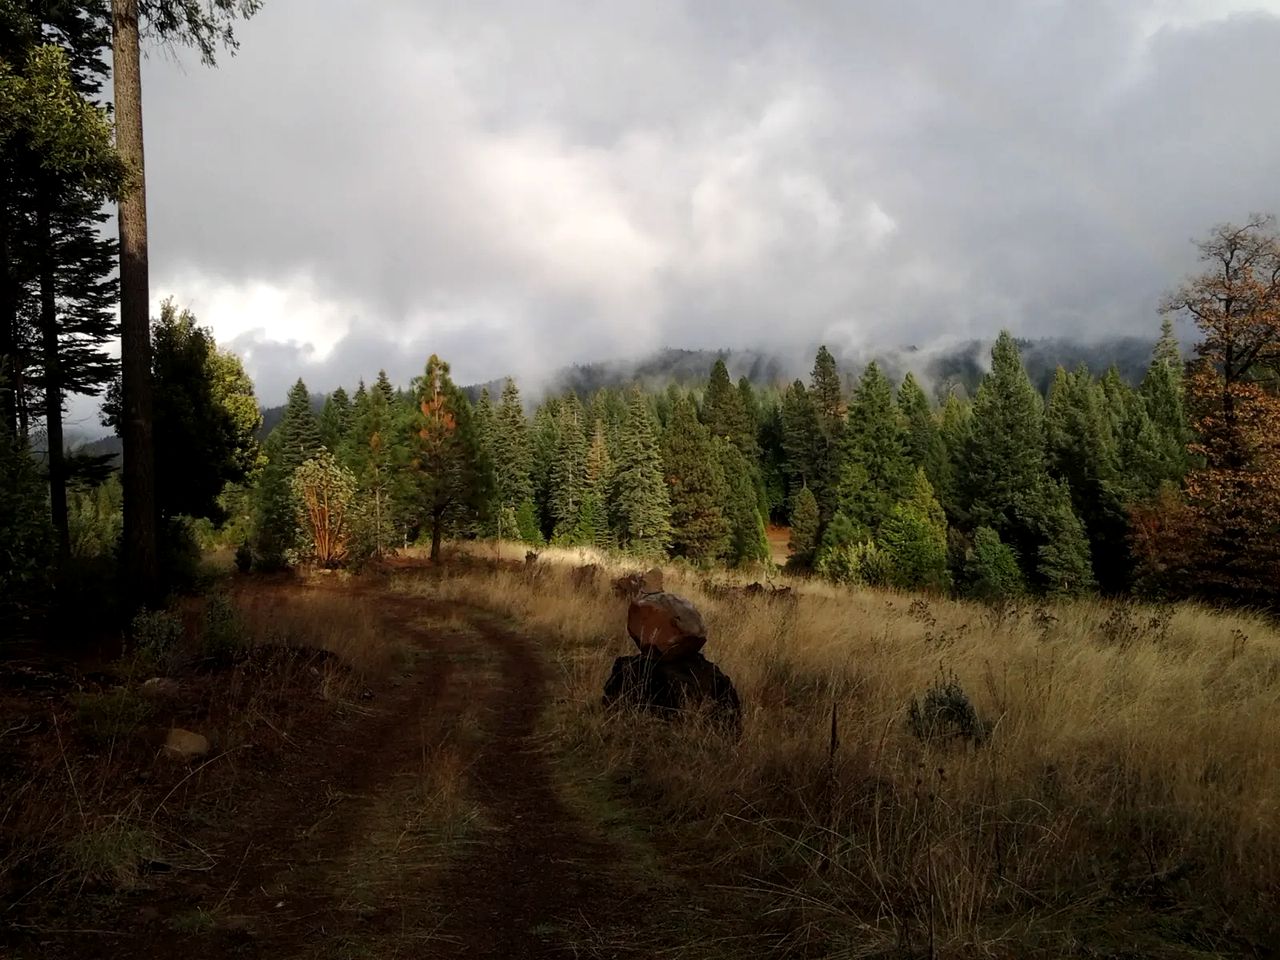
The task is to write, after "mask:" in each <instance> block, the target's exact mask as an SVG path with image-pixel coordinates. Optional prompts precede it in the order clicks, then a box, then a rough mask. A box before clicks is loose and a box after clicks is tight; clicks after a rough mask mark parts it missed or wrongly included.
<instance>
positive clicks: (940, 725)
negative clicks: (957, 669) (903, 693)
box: [907, 673, 986, 742]
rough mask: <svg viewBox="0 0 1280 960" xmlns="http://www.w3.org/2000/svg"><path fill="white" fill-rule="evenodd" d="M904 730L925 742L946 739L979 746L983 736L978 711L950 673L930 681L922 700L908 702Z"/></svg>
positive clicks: (982, 727)
mask: <svg viewBox="0 0 1280 960" xmlns="http://www.w3.org/2000/svg"><path fill="white" fill-rule="evenodd" d="M907 726H908V727H909V728H910V730H911V733H912V734H913V735H914V736H915V737H916V738H917V739H919V740H923V741H925V742H929V741H935V740H949V739H960V740H973V741H977V742H981V741H982V740H984V739H985V735H986V730H985V725H984V724H983V723H982V721H981V720H979V719H978V711H976V710H975V709H974V708H973V704H972V703H970V702H969V696H968V694H966V693H965V692H964V688H963V687H961V686H960V682H959V681H958V680H957V679H956V676H955V674H954V673H946V674H942V675H941V676H939V677H938V679H936V680H934V681H933V683H931V684H930V685H929V688H928V689H927V690H926V691H925V693H924V697H923V698H912V700H911V707H910V709H909V710H908V711H907Z"/></svg>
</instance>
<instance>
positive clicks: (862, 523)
mask: <svg viewBox="0 0 1280 960" xmlns="http://www.w3.org/2000/svg"><path fill="white" fill-rule="evenodd" d="M907 439H908V437H907V432H906V429H905V427H904V425H903V422H902V418H901V417H900V416H899V414H898V410H897V408H896V407H895V406H894V403H893V390H892V388H891V387H890V386H889V381H888V380H887V379H885V376H884V374H882V373H881V372H880V368H879V366H878V365H877V364H876V363H875V361H872V362H871V363H869V364H867V368H866V370H865V371H864V372H863V374H862V379H861V380H860V381H859V382H858V388H857V390H855V391H854V395H853V400H852V402H851V403H850V404H849V418H848V423H847V424H846V426H845V430H844V439H843V449H842V453H841V462H840V485H839V487H838V489H837V504H838V509H839V510H840V512H842V513H843V514H844V515H845V516H846V517H847V518H848V519H849V520H850V521H852V522H853V524H854V526H856V527H858V528H859V529H862V530H867V531H869V532H870V533H872V534H874V533H875V532H876V531H877V530H879V528H880V524H881V523H883V522H884V521H885V519H887V518H888V516H889V511H890V510H892V509H893V506H894V504H895V503H897V502H898V501H899V500H901V499H903V497H905V496H906V495H907V494H908V493H909V491H910V488H911V482H912V475H913V470H912V465H911V461H910V459H909V458H908V455H907Z"/></svg>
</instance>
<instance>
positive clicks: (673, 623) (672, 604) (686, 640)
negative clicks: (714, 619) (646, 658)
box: [627, 593, 707, 660]
mask: <svg viewBox="0 0 1280 960" xmlns="http://www.w3.org/2000/svg"><path fill="white" fill-rule="evenodd" d="M627 633H628V634H629V635H630V637H631V639H632V640H634V641H635V644H636V646H637V647H639V648H640V652H641V653H642V654H653V655H656V656H658V657H661V658H662V659H664V660H678V659H680V658H681V657H686V656H689V655H690V654H692V653H697V652H698V651H699V650H701V649H702V647H703V645H704V644H705V643H706V642H707V625H706V623H705V622H703V619H702V614H700V613H699V612H698V610H697V608H696V607H694V605H693V604H692V603H690V602H689V601H688V600H686V599H684V598H683V597H677V596H676V595H675V594H674V593H647V594H643V595H642V596H639V597H637V598H636V599H634V600H632V601H631V606H630V607H629V608H628V610H627Z"/></svg>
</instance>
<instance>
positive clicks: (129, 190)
mask: <svg viewBox="0 0 1280 960" xmlns="http://www.w3.org/2000/svg"><path fill="white" fill-rule="evenodd" d="M259 6H260V2H259V0H209V2H208V3H194V2H191V0H111V22H112V31H111V49H112V57H111V59H112V78H113V82H114V91H115V97H114V106H115V120H116V138H115V139H116V149H117V150H118V151H119V153H120V157H121V159H122V160H123V162H124V163H125V165H126V167H127V168H128V169H129V170H130V171H131V172H132V174H133V175H132V176H131V177H130V178H129V180H128V181H127V182H126V187H125V189H124V190H123V192H122V194H121V197H120V203H119V236H120V340H121V346H120V357H121V373H122V377H121V379H122V384H123V386H122V391H121V405H122V414H121V427H122V430H121V439H122V440H123V441H124V471H123V475H124V553H125V568H126V574H127V579H128V582H129V583H130V584H131V585H132V588H133V590H134V591H135V592H136V594H137V595H138V598H139V599H140V600H142V601H144V602H145V601H148V600H151V599H153V597H154V595H155V593H156V590H157V585H158V579H159V558H158V554H157V552H156V513H157V511H156V508H155V462H154V461H155V446H154V442H155V441H154V435H153V429H152V389H151V379H150V377H151V324H150V319H149V316H148V310H149V308H150V280H149V277H148V266H147V253H148V251H147V194H146V167H145V165H144V163H143V150H142V70H141V62H140V45H139V38H140V36H141V35H142V29H141V28H142V27H143V26H146V27H148V28H149V29H150V31H151V32H152V33H153V34H154V35H156V36H158V37H160V38H162V39H164V40H169V41H176V42H178V43H188V44H191V45H193V46H195V47H196V48H198V49H199V51H200V55H201V58H202V59H203V60H204V62H205V63H207V64H212V63H213V60H214V53H215V51H216V49H217V47H218V45H219V44H222V45H225V46H228V47H231V48H232V49H234V43H235V39H234V36H233V34H232V31H231V21H232V20H233V19H234V18H235V17H236V16H237V15H240V16H245V17H247V16H251V15H252V14H253V13H255V12H256V11H257V9H258V7H259Z"/></svg>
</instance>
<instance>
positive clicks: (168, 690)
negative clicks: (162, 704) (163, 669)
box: [142, 677, 182, 700]
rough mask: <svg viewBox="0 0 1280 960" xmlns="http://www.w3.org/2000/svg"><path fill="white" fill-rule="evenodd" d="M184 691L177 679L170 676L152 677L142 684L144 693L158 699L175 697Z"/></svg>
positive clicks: (145, 695)
mask: <svg viewBox="0 0 1280 960" xmlns="http://www.w3.org/2000/svg"><path fill="white" fill-rule="evenodd" d="M181 693H182V688H181V687H180V686H178V681H177V680H170V679H169V678H168V677H152V678H151V679H150V680H148V681H147V682H146V683H144V684H143V685H142V695H143V696H144V697H150V698H153V699H156V700H171V699H175V698H176V697H178V696H179V695H180V694H181Z"/></svg>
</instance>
